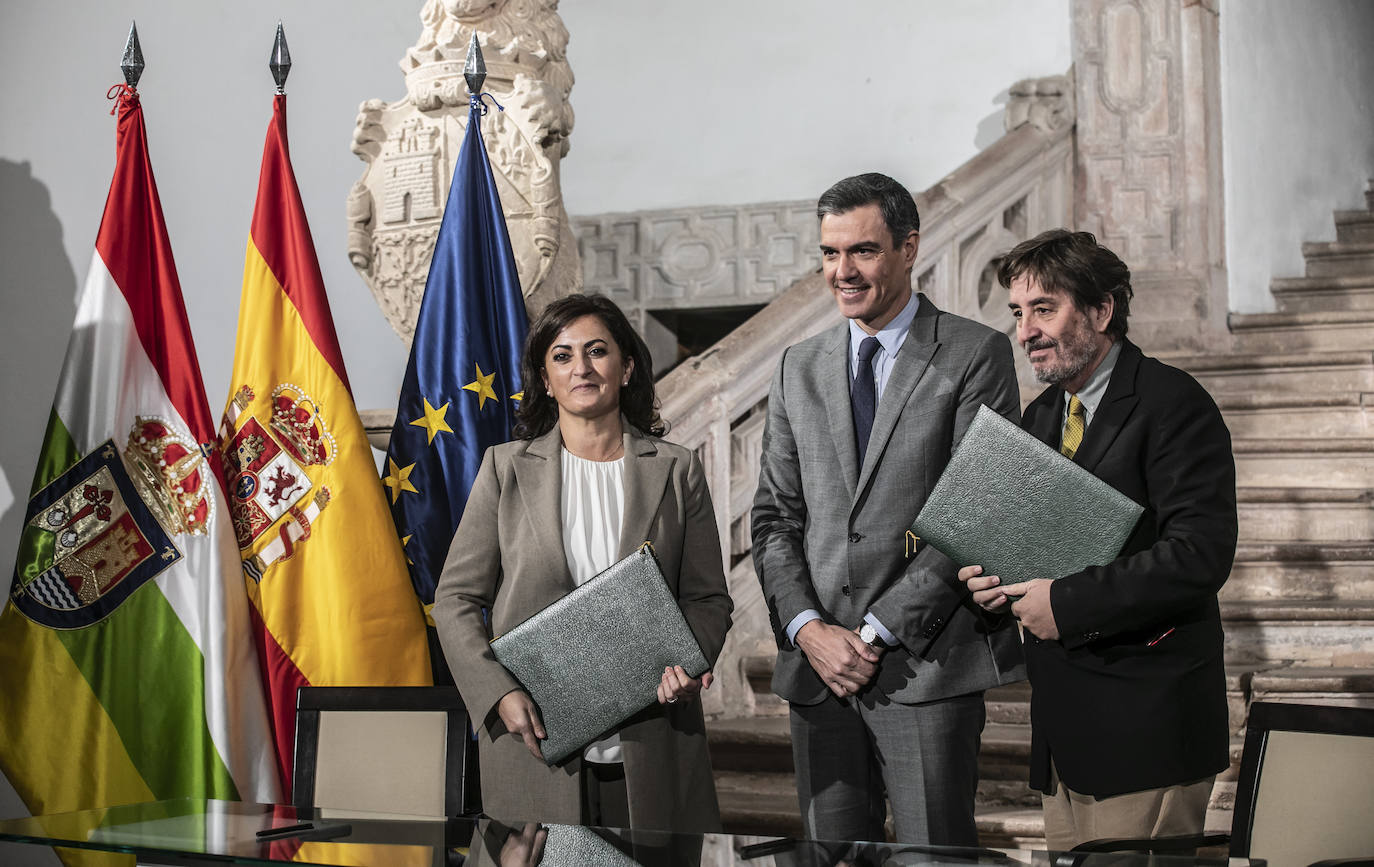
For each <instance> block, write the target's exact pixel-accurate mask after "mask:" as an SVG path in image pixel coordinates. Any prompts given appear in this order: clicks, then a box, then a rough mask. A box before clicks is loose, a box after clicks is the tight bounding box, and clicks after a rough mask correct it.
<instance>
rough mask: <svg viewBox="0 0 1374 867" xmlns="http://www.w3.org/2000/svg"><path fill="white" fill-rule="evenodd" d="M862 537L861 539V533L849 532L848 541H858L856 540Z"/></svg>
mask: <svg viewBox="0 0 1374 867" xmlns="http://www.w3.org/2000/svg"><path fill="white" fill-rule="evenodd" d="M862 539H863V535H862V534H860V533H850V534H849V541H851V542H858V541H861V540H862Z"/></svg>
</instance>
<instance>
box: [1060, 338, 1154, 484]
mask: <svg viewBox="0 0 1374 867" xmlns="http://www.w3.org/2000/svg"><path fill="white" fill-rule="evenodd" d="M1140 358H1141V354H1140V350H1139V349H1138V348H1137V347H1136V345H1135V344H1134V343H1131V342H1130V341H1129V340H1126V339H1124V338H1123V339H1122V342H1121V354H1120V355H1118V356H1117V358H1116V367H1114V368H1112V378H1111V380H1110V381H1109V382H1108V383H1107V391H1106V393H1104V394H1103V395H1102V403H1101V404H1099V405H1098V407H1097V413H1096V414H1095V415H1094V416H1093V420H1092V422H1091V423H1090V424H1089V425H1088V429H1087V431H1086V432H1084V434H1083V444H1082V445H1081V446H1080V447H1079V449H1078V453H1077V454H1075V455H1074V456H1073V460H1074V463H1076V464H1078V465H1080V466H1082V467H1083V468H1084V469H1086V470H1089V471H1092V470H1094V469H1096V468H1097V465H1098V463H1099V462H1100V461H1101V460H1102V456H1103V455H1105V454H1106V453H1107V449H1108V448H1110V447H1111V444H1112V442H1113V441H1114V440H1116V437H1117V434H1119V433H1121V429H1122V427H1124V426H1125V424H1126V419H1128V418H1130V415H1131V412H1132V411H1133V410H1134V409H1135V407H1136V404H1137V403H1139V402H1140V399H1139V398H1138V397H1137V396H1136V393H1135V377H1136V371H1137V370H1139V368H1140Z"/></svg>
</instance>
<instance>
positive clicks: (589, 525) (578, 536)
mask: <svg viewBox="0 0 1374 867" xmlns="http://www.w3.org/2000/svg"><path fill="white" fill-rule="evenodd" d="M562 458H563V495H562V514H563V554H564V556H566V557H567V560H568V571H570V572H571V573H572V577H573V581H574V582H575V583H576V584H578V585H579V586H581V585H582V584H586V583H587V582H588V581H590V580H591V579H592V578H594V577H595V576H596V575H598V574H600V573H601V572H603V571H605V569H606V568H607V567H608V566H610V565H612V564H613V563H615V562H616V560H618V559H619V557H618V556H617V554H619V552H620V529H621V524H622V523H623V521H624V517H625V458H624V457H621V458H619V459H618V460H614V461H589V460H586V459H584V458H579V457H578V456H576V455H574V454H573V453H572V452H570V451H568V450H567V449H563V455H562ZM582 757H583V758H584V759H585V760H586V761H589V762H601V763H616V762H620V761H623V759H622V758H621V755H620V735H618V734H613V735H611V736H610V737H607V738H604V739H602V740H599V741H597V742H596V743H594V744H591V745H590V746H588V747H587V749H586V750H585V751H584V752H583V754H582Z"/></svg>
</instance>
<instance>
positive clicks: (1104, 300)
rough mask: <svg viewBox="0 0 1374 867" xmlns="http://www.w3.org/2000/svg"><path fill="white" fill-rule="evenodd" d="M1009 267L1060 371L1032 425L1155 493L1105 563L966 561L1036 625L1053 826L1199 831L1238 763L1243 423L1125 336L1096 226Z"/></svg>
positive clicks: (1039, 745)
mask: <svg viewBox="0 0 1374 867" xmlns="http://www.w3.org/2000/svg"><path fill="white" fill-rule="evenodd" d="M998 279H999V281H1000V282H1001V284H1002V285H1003V286H1004V287H1006V288H1008V289H1009V290H1010V306H1011V311H1012V316H1013V317H1014V318H1015V319H1016V337H1017V340H1018V342H1019V343H1020V344H1021V346H1022V347H1023V348H1024V349H1025V350H1026V352H1027V354H1028V355H1029V358H1030V363H1031V367H1032V368H1033V369H1034V371H1035V374H1036V377H1037V378H1038V379H1040V380H1041V381H1042V382H1046V383H1048V384H1049V385H1050V387H1049V388H1048V389H1046V390H1045V391H1044V393H1042V394H1041V395H1040V396H1039V397H1038V398H1036V399H1035V401H1033V402H1032V403H1031V404H1030V406H1029V407H1027V408H1026V411H1025V413H1024V415H1023V418H1022V426H1023V427H1024V428H1025V429H1026V430H1028V431H1030V432H1031V433H1032V434H1034V435H1035V436H1036V437H1037V438H1039V439H1040V440H1042V441H1043V442H1045V443H1047V444H1049V445H1050V446H1052V447H1055V448H1058V449H1059V450H1060V452H1061V453H1063V454H1064V455H1065V456H1067V457H1069V458H1070V459H1072V460H1073V461H1074V462H1075V463H1077V464H1079V465H1080V466H1082V467H1084V468H1085V469H1087V470H1089V471H1090V472H1092V473H1093V474H1094V475H1096V476H1097V477H1098V478H1100V479H1102V480H1103V481H1105V482H1107V483H1108V484H1110V485H1111V486H1112V487H1114V488H1116V489H1117V490H1119V491H1121V492H1122V493H1123V494H1125V495H1126V496H1128V497H1130V498H1131V499H1133V500H1135V501H1136V502H1137V503H1140V504H1141V505H1142V506H1144V507H1145V512H1144V514H1143V515H1142V516H1141V518H1140V521H1139V523H1138V524H1137V525H1136V528H1135V530H1134V532H1133V533H1132V535H1131V537H1130V539H1129V540H1128V541H1127V542H1126V545H1125V547H1124V548H1123V550H1122V552H1121V555H1120V556H1119V557H1117V558H1116V559H1115V560H1113V561H1111V562H1110V563H1108V564H1106V565H1105V566H1093V567H1090V568H1087V569H1083V570H1081V571H1079V572H1075V573H1073V574H1071V575H1065V576H1062V577H1059V576H1046V577H1045V578H1037V579H1035V580H1032V581H1028V582H1025V583H1022V584H1013V585H1008V586H1006V587H1002V586H999V582H998V579H997V577H996V576H994V575H987V576H985V575H981V574H980V573H981V569H980V568H979V567H977V566H969V567H967V568H965V569H962V570H960V573H959V577H960V579H961V580H963V581H965V582H966V583H967V585H968V587H969V589H970V590H972V591H974V593H973V599H974V601H975V602H977V603H978V604H979V605H982V606H983V607H984V608H985V609H987V610H989V611H1003V610H1006V608H1007V606H1008V604H1010V610H1011V612H1012V614H1013V615H1015V616H1016V617H1017V618H1018V619H1019V620H1020V621H1021V625H1022V627H1023V628H1024V637H1025V641H1026V647H1025V650H1026V664H1027V671H1028V674H1029V675H1030V680H1031V686H1032V697H1031V772H1030V774H1031V780H1030V783H1031V786H1032V788H1035V789H1038V790H1039V791H1040V792H1042V793H1043V796H1042V800H1043V804H1044V808H1045V834H1046V842H1047V844H1048V845H1049V847H1050V848H1051V849H1069V848H1071V847H1073V846H1074V845H1076V844H1078V843H1080V842H1083V841H1085V840H1091V839H1096V838H1100V837H1151V836H1166V835H1172V834H1187V833H1200V832H1201V831H1202V829H1203V821H1204V819H1205V817H1206V810H1207V801H1208V797H1209V795H1210V793H1211V790H1212V783H1213V780H1214V779H1215V776H1216V774H1217V773H1218V772H1220V771H1221V770H1223V769H1225V768H1226V767H1227V764H1228V762H1229V755H1228V727H1227V716H1226V685H1225V672H1224V669H1223V664H1222V631H1221V614H1220V609H1219V606H1218V603H1217V591H1218V590H1219V589H1220V588H1221V586H1222V584H1223V583H1224V582H1225V581H1226V578H1227V576H1228V575H1229V574H1230V570H1231V562H1232V559H1233V558H1234V556H1235V550H1236V471H1235V461H1234V458H1233V457H1232V454H1231V436H1230V433H1229V431H1228V430H1227V429H1226V423H1225V422H1224V421H1223V420H1222V417H1221V412H1220V410H1218V409H1217V406H1216V403H1215V402H1213V400H1212V398H1211V397H1210V396H1208V394H1207V392H1206V391H1205V390H1203V388H1202V386H1201V385H1199V384H1198V382H1197V381H1196V380H1195V379H1193V378H1192V377H1191V376H1189V375H1188V374H1187V373H1184V372H1183V371H1181V370H1178V369H1177V368H1174V367H1170V366H1168V365H1166V364H1164V363H1162V362H1160V361H1157V360H1156V359H1153V358H1150V357H1147V356H1145V355H1143V354H1142V353H1141V351H1140V349H1139V348H1137V347H1136V346H1135V345H1134V344H1133V343H1131V342H1130V341H1129V340H1127V339H1126V328H1127V324H1126V320H1127V317H1128V315H1129V312H1130V310H1129V304H1130V298H1131V294H1132V293H1131V285H1130V271H1129V269H1127V267H1126V265H1125V264H1124V263H1123V262H1122V261H1121V260H1120V259H1119V258H1118V257H1117V256H1116V254H1114V253H1113V252H1112V251H1110V250H1108V249H1107V248H1105V247H1103V246H1101V245H1099V244H1098V243H1097V240H1096V239H1095V238H1094V237H1093V236H1092V235H1091V234H1089V233H1087V232H1068V231H1065V230H1062V229H1057V230H1053V231H1049V232H1045V233H1043V234H1041V235H1039V236H1037V237H1035V238H1032V239H1031V240H1029V241H1026V242H1025V243H1023V244H1020V245H1018V246H1017V247H1016V248H1015V249H1013V250H1012V251H1011V252H1010V253H1009V254H1008V255H1007V256H1006V258H1005V259H1004V260H1003V262H1002V265H1001V267H1000V269H999V271H998ZM1073 507H1074V504H1072V503H1064V504H1063V508H1065V509H1071V508H1073ZM1045 542H1046V544H1052V543H1053V540H1052V539H1047V540H1045ZM1051 579H1054V580H1051Z"/></svg>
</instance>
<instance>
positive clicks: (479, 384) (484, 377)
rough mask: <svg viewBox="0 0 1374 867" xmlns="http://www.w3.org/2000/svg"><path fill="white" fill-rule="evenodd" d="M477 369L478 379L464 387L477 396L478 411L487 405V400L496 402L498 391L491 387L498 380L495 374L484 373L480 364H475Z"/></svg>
mask: <svg viewBox="0 0 1374 867" xmlns="http://www.w3.org/2000/svg"><path fill="white" fill-rule="evenodd" d="M473 367H475V368H477V379H475V380H474V381H472V382H469V383H468V384H467V385H465V386H463V388H464V389H466V390H467V391H471V392H476V394H477V409H478V410H481V409H482V407H484V406H486V405H487V399H488V398H490V399H492V400H496V391H495V390H494V389H493V388H492V387H491V381H492V380H493V379H495V378H496V374H495V373H483V372H482V366H481V365H480V364H474V365H473Z"/></svg>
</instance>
